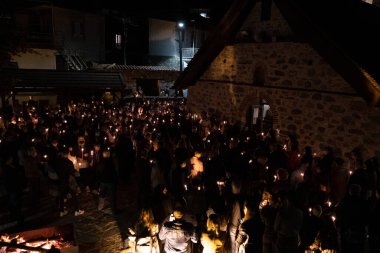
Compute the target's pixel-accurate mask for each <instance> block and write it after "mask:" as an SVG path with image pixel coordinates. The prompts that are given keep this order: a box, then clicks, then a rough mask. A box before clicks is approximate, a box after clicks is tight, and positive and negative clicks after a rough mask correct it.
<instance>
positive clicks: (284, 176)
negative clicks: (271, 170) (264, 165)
mask: <svg viewBox="0 0 380 253" xmlns="http://www.w3.org/2000/svg"><path fill="white" fill-rule="evenodd" d="M277 177H278V180H279V181H286V180H288V178H289V173H288V171H287V170H286V169H284V168H280V169H278V170H277Z"/></svg>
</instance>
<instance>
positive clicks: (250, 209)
mask: <svg viewBox="0 0 380 253" xmlns="http://www.w3.org/2000/svg"><path fill="white" fill-rule="evenodd" d="M254 210H255V202H254V201H253V199H252V198H248V199H247V200H246V201H245V202H244V214H245V215H246V216H247V215H249V216H252V215H253V213H254Z"/></svg>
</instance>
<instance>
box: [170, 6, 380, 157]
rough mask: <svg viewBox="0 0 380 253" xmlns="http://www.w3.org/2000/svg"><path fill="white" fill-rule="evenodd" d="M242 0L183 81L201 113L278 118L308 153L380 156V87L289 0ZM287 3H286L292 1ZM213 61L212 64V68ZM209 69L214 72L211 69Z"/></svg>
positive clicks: (251, 119)
mask: <svg viewBox="0 0 380 253" xmlns="http://www.w3.org/2000/svg"><path fill="white" fill-rule="evenodd" d="M255 2H256V1H251V0H242V1H235V3H234V4H233V5H232V6H231V8H230V10H229V11H228V12H227V13H226V15H225V16H224V18H223V19H222V21H221V23H220V25H219V27H218V28H217V29H216V31H215V34H214V35H211V36H210V38H209V40H208V41H207V42H206V43H205V45H204V46H203V48H201V50H200V51H199V52H198V54H197V55H196V56H195V58H194V59H193V61H192V62H190V64H189V66H188V68H187V69H185V71H184V72H183V73H182V74H181V75H180V76H179V78H178V79H177V81H176V83H175V87H176V88H188V106H189V109H190V110H191V111H193V112H195V113H201V112H203V111H206V112H208V113H211V114H218V115H220V116H221V117H222V118H224V119H226V120H228V121H230V122H242V123H243V124H246V125H252V124H253V125H254V124H258V122H261V126H260V127H261V128H259V129H262V130H267V129H265V127H268V126H264V125H263V122H267V121H270V125H271V126H270V127H269V128H272V129H277V130H279V131H280V132H281V133H282V134H283V135H284V136H286V135H287V134H293V135H296V137H297V139H298V141H299V145H300V151H302V150H303V147H305V146H306V145H310V146H311V147H312V148H313V150H314V151H315V152H316V153H317V154H318V153H320V152H323V150H325V148H326V147H333V148H334V149H335V150H336V151H337V152H338V153H340V154H342V155H345V154H347V153H349V152H350V151H352V150H353V149H354V148H355V147H363V148H364V149H365V151H366V155H367V156H369V157H370V156H373V155H378V156H379V155H380V108H379V105H380V86H379V83H377V82H376V81H375V79H374V78H372V77H371V76H370V75H369V74H368V73H367V72H366V71H365V70H364V69H361V68H360V67H359V66H358V65H357V64H355V63H354V62H353V61H352V60H351V59H349V58H348V57H347V56H346V55H345V54H344V53H342V51H340V50H339V48H337V47H335V46H334V44H333V43H330V42H329V39H328V38H327V37H325V36H324V34H323V33H320V32H319V31H318V29H317V28H315V27H313V25H312V24H311V23H308V20H307V19H306V18H305V17H303V15H302V13H297V10H296V8H293V7H292V6H290V5H287V4H284V3H283V2H284V1H273V2H272V3H271V4H269V8H268V6H264V5H265V4H266V3H267V2H271V1H261V2H257V3H255ZM285 2H286V1H285ZM207 66H208V67H207ZM204 69H206V71H204Z"/></svg>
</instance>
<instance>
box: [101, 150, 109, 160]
mask: <svg viewBox="0 0 380 253" xmlns="http://www.w3.org/2000/svg"><path fill="white" fill-rule="evenodd" d="M110 157H111V152H110V151H109V150H104V151H103V158H106V159H107V158H110Z"/></svg>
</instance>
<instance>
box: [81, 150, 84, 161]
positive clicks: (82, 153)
mask: <svg viewBox="0 0 380 253" xmlns="http://www.w3.org/2000/svg"><path fill="white" fill-rule="evenodd" d="M81 150H82V160H83V151H84V148H81Z"/></svg>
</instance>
